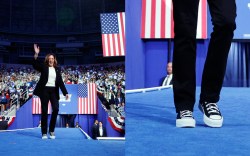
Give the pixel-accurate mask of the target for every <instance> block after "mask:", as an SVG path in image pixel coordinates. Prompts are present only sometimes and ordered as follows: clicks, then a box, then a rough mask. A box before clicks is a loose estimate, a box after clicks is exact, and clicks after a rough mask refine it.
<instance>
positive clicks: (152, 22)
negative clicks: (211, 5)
mask: <svg viewBox="0 0 250 156" xmlns="http://www.w3.org/2000/svg"><path fill="white" fill-rule="evenodd" d="M173 37H174V22H173V4H172V0H142V13H141V38H152V39H155V38H173ZM196 37H197V38H202V39H205V38H207V2H206V0H201V1H200V4H199V14H198V23H197V36H196Z"/></svg>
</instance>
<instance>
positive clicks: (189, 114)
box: [180, 110, 193, 118]
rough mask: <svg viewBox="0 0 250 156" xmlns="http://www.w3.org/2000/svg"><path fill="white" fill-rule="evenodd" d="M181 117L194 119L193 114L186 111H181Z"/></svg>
mask: <svg viewBox="0 0 250 156" xmlns="http://www.w3.org/2000/svg"><path fill="white" fill-rule="evenodd" d="M180 117H181V118H183V117H185V118H192V117H193V113H192V112H191V111H190V110H184V111H180Z"/></svg>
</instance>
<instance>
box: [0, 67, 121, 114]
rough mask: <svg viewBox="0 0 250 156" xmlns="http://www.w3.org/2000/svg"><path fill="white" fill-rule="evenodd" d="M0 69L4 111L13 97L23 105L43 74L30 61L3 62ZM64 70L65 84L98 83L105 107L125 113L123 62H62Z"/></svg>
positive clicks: (62, 70)
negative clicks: (26, 62)
mask: <svg viewBox="0 0 250 156" xmlns="http://www.w3.org/2000/svg"><path fill="white" fill-rule="evenodd" d="M0 71H1V72H0V92H1V97H0V100H1V101H0V104H1V106H2V108H1V112H3V111H5V110H7V109H8V108H10V107H11V105H12V101H13V99H18V100H17V101H18V103H20V105H22V104H23V103H25V102H26V100H28V99H29V98H30V97H31V96H32V92H33V88H34V86H35V84H36V82H37V81H38V80H39V77H40V74H39V73H38V72H37V71H36V70H34V69H33V68H32V66H30V65H15V64H0ZM61 72H62V78H63V80H64V83H65V84H80V83H90V82H92V83H96V84H97V90H98V97H99V98H100V100H101V101H102V102H103V104H104V105H105V107H106V108H107V109H108V110H115V111H116V112H117V113H116V114H117V115H118V116H125V113H124V107H125V97H124V95H125V66H124V64H122V63H116V64H101V65H74V66H62V67H61ZM110 115H111V114H110Z"/></svg>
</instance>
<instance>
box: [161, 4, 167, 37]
mask: <svg viewBox="0 0 250 156" xmlns="http://www.w3.org/2000/svg"><path fill="white" fill-rule="evenodd" d="M165 19H166V0H162V1H161V38H166V36H165V32H166V25H165V23H166V21H165Z"/></svg>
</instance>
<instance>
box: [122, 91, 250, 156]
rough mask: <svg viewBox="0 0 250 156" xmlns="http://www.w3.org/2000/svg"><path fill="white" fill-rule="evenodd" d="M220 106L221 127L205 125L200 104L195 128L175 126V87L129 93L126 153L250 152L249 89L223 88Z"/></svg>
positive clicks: (191, 154)
mask: <svg viewBox="0 0 250 156" xmlns="http://www.w3.org/2000/svg"><path fill="white" fill-rule="evenodd" d="M199 93H200V88H197V98H196V101H198V100H199V98H198V97H199ZM219 108H220V110H221V112H222V114H223V116H224V125H223V127H222V128H210V127H206V126H205V125H204V123H203V120H202V114H201V112H200V111H199V110H198V107H197V103H196V105H195V108H194V117H195V119H196V123H197V125H196V128H176V127H175V118H176V114H175V108H174V103H173V91H172V89H165V90H161V91H152V92H146V93H134V94H127V95H126V115H127V116H126V119H127V120H126V148H125V152H126V155H129V156H130V155H135V156H139V155H147V156H148V155H156V156H158V155H163V156H172V155H181V156H182V155H185V156H189V155H190V156H195V155H204V156H205V155H209V156H211V155H216V156H217V155H232V156H233V155H241V156H242V155H249V152H250V119H249V110H250V88H223V89H222V94H221V100H220V102H219Z"/></svg>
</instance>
